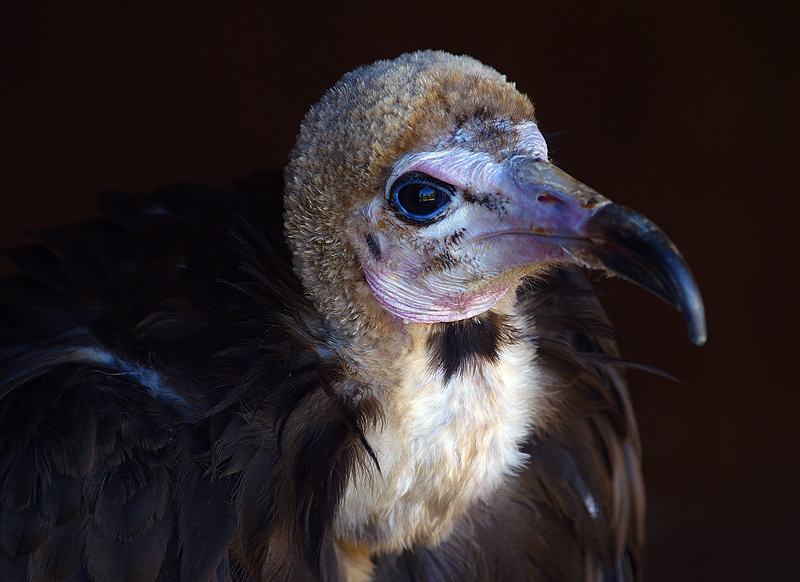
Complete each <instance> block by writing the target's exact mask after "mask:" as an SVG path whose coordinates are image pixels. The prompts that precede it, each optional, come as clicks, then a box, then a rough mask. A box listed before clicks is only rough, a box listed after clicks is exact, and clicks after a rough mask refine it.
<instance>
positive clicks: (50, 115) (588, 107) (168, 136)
mask: <svg viewBox="0 0 800 582" xmlns="http://www.w3.org/2000/svg"><path fill="white" fill-rule="evenodd" d="M50 4H51V3H49V2H48V3H45V2H40V1H35V2H27V3H23V2H21V1H20V0H16V1H14V2H8V3H4V4H3V7H2V8H1V9H0V10H1V11H2V13H1V14H0V20H1V21H2V24H0V26H2V27H3V30H1V31H0V32H1V33H2V43H3V50H2V56H0V58H1V59H2V71H1V73H2V74H1V75H0V79H2V81H1V82H2V85H3V88H2V89H0V95H1V96H2V103H0V107H1V109H0V111H1V112H2V113H0V116H1V118H2V123H1V124H0V132H2V134H0V154H2V155H0V245H2V246H3V247H7V246H10V245H16V244H20V243H22V242H23V241H24V240H25V239H24V236H23V234H22V233H23V232H24V231H27V230H33V229H37V228H40V227H43V226H46V225H52V224H56V223H61V222H65V221H71V220H74V219H77V218H81V217H87V216H92V215H93V214H94V213H95V211H94V209H93V204H94V196H95V193H96V192H97V191H99V190H101V189H107V188H113V189H150V188H152V187H154V186H157V185H159V184H162V183H166V182H174V181H186V180H192V181H203V182H210V183H219V184H223V183H226V182H228V181H229V180H231V179H232V178H235V177H237V176H241V175H244V174H246V173H249V172H251V171H253V170H256V169H259V168H262V167H280V166H282V165H283V164H284V161H285V159H286V155H287V153H288V151H289V149H290V148H291V146H292V143H293V136H294V132H295V131H296V128H297V126H298V124H299V122H300V119H301V117H302V115H303V113H304V111H305V110H306V108H307V107H308V106H309V105H310V104H311V103H313V102H314V101H316V100H317V99H318V98H319V97H320V95H321V94H322V93H323V92H324V91H325V89H327V88H328V87H329V86H330V85H332V84H333V83H334V82H335V81H336V79H337V78H338V77H339V76H340V75H341V74H342V73H344V72H345V71H347V70H349V69H351V68H353V67H355V66H357V65H359V64H363V63H366V62H370V61H373V60H376V59H379V58H387V57H393V56H396V55H398V54H399V53H401V52H405V51H408V50H414V49H420V48H440V49H446V50H449V51H451V52H455V53H467V54H471V55H472V56H474V57H476V58H478V59H480V60H482V61H484V62H485V63H487V64H489V65H492V66H493V67H495V68H497V69H498V70H500V71H501V72H503V73H505V74H506V75H507V76H508V77H509V79H511V80H513V81H515V82H516V83H517V86H518V87H519V88H520V89H521V90H522V91H524V92H526V93H528V94H529V95H530V96H531V97H532V99H533V100H534V102H535V103H536V106H537V111H538V116H539V119H540V126H541V127H542V129H543V130H544V132H545V133H546V134H547V135H548V136H549V141H550V144H551V149H552V152H553V156H554V159H555V161H556V162H557V163H559V165H561V166H562V167H563V168H564V169H566V170H567V171H568V172H570V173H571V174H573V175H574V176H575V177H577V178H578V179H580V180H582V181H584V182H586V183H587V184H589V185H591V186H593V187H594V188H596V189H597V190H599V191H600V192H602V193H604V194H605V195H607V196H609V197H610V198H612V199H613V200H614V201H616V202H619V203H622V204H625V205H627V206H631V207H633V208H636V209H637V210H639V211H641V212H643V213H644V214H645V215H646V216H648V217H650V218H651V219H653V220H654V221H655V222H656V223H657V224H659V225H660V226H661V227H662V228H663V229H664V230H665V231H666V232H667V233H668V234H669V235H670V236H671V237H672V238H673V240H674V241H675V242H676V243H677V244H678V246H679V248H681V249H682V251H683V253H684V255H685V256H686V258H687V259H688V261H689V263H690V264H691V265H692V267H693V269H694V272H695V275H696V278H697V280H698V283H699V285H700V287H701V289H702V290H703V293H704V296H705V300H706V306H707V311H708V322H709V333H710V335H709V342H708V345H707V346H706V347H704V348H702V349H699V348H696V347H694V346H692V345H691V344H690V343H689V342H688V340H687V338H686V334H685V330H684V328H683V324H682V322H681V320H680V317H679V316H678V315H677V314H675V313H673V312H672V311H671V310H670V309H669V308H668V307H666V306H664V305H662V304H661V303H660V302H659V301H658V300H656V299H654V298H652V297H650V296H648V295H647V294H646V293H645V292H643V291H640V290H639V289H636V288H634V287H632V286H630V285H626V284H613V285H612V294H611V296H609V297H608V299H607V301H606V305H607V307H608V309H609V310H610V311H611V313H612V317H613V319H614V320H615V322H616V324H617V327H618V329H619V334H620V339H621V344H622V349H623V353H624V355H626V356H628V357H630V358H633V359H635V360H637V361H640V362H642V363H645V364H649V365H652V366H655V367H658V368H661V369H663V370H666V371H668V372H669V373H671V374H673V375H674V376H676V377H678V378H679V379H680V380H681V383H673V382H670V381H668V380H665V379H662V378H659V377H656V376H652V375H648V374H645V373H642V372H632V373H631V374H630V375H629V376H630V381H631V391H632V395H633V399H634V403H635V406H636V408H637V411H638V415H639V420H640V425H641V426H640V428H641V432H642V439H643V444H644V454H645V460H644V467H645V473H646V478H647V485H648V494H649V522H648V535H649V540H648V542H649V554H648V561H647V564H646V574H647V578H648V579H649V580H698V581H699V580H733V579H736V580H767V579H773V580H787V579H800V544H798V542H797V535H798V534H797V528H798V525H800V502H799V501H798V496H797V493H796V491H797V487H798V485H797V481H798V476H800V452H799V451H798V447H799V445H800V420H798V416H799V415H798V411H799V410H800V387H798V382H797V380H796V378H797V377H798V371H800V369H799V368H800V364H799V363H798V362H799V361H800V349H798V347H800V346H799V345H798V340H797V330H798V323H800V309H798V306H797V301H796V298H797V297H798V295H799V294H798V290H799V289H798V282H797V277H796V270H797V264H798V259H800V256H799V253H798V251H797V242H796V238H797V237H796V233H797V226H796V223H797V216H798V207H799V206H800V203H799V202H798V200H800V196H798V194H800V193H799V192H798V186H797V181H796V178H795V175H796V173H797V168H798V161H797V156H798V151H800V148H798V145H800V144H798V129H800V127H798V123H797V121H798V117H797V114H796V107H797V104H798V101H799V99H798V98H799V97H800V94H799V91H798V66H797V65H798V60H797V58H796V56H795V53H796V50H797V48H798V46H797V44H798V43H797V36H798V34H800V19H798V9H797V8H788V7H787V8H783V7H779V6H777V5H773V6H764V5H763V4H762V3H749V2H748V3H745V2H741V3H739V4H737V3H733V2H729V3H723V2H714V3H705V4H702V5H698V4H700V3H696V2H687V1H681V0H677V1H672V2H660V3H658V4H652V3H641V2H621V3H617V4H615V5H614V6H611V7H609V6H602V5H601V3H589V2H587V3H583V2H581V3H571V4H558V3H555V2H547V3H541V2H532V1H529V2H525V3H522V2H515V3H509V2H504V1H496V2H492V3H490V2H481V3H474V4H470V3H469V2H463V1H462V2H430V1H427V2H419V3H418V4H416V3H415V2H413V1H412V0H406V1H405V2H401V3H394V6H393V7H391V8H379V7H378V4H379V3H377V2H373V3H370V4H363V5H362V4H361V3H357V2H356V3H353V2H339V3H328V5H327V6H325V7H320V6H317V5H316V4H310V5H306V4H303V3H300V2H295V3H287V4H291V5H292V6H291V7H289V6H286V7H276V6H270V5H269V4H268V3H263V2H241V3H240V2H236V3H231V4H229V5H225V4H223V3H204V2H191V3H190V2H182V3H162V2H139V3H138V4H136V5H135V7H133V6H131V7H128V8H123V7H120V6H116V5H114V4H113V3H100V2H84V3H82V5H81V6H63V7H54V6H51V5H50ZM92 4H95V5H92ZM756 4H758V5H759V6H760V7H756ZM787 4H789V3H787ZM2 269H3V272H6V273H7V272H9V271H10V269H11V268H10V266H9V265H8V264H6V263H4V264H3V265H2Z"/></svg>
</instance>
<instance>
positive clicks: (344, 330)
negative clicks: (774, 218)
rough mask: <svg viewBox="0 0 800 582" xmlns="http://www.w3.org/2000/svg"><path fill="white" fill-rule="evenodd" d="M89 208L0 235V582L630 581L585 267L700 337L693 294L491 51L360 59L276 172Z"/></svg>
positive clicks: (614, 359)
mask: <svg viewBox="0 0 800 582" xmlns="http://www.w3.org/2000/svg"><path fill="white" fill-rule="evenodd" d="M100 206H101V209H102V210H103V211H104V212H105V214H106V215H107V218H105V219H100V220H95V221H90V222H86V223H83V224H79V225H75V226H67V227H62V228H56V229H52V230H48V231H46V232H42V233H40V234H39V235H38V240H39V242H40V245H39V246H38V247H35V248H28V249H20V250H15V251H11V252H10V253H9V256H10V257H11V258H12V260H13V261H15V262H16V263H17V264H18V265H19V267H20V270H21V271H22V272H21V274H20V275H18V276H15V277H13V278H11V279H9V280H7V281H6V282H4V283H3V285H2V297H3V299H2V311H0V315H1V316H2V331H0V342H2V347H0V350H1V351H0V500H1V501H2V511H1V513H0V581H9V582H11V581H13V582H17V581H23V580H26V581H57V580H70V581H89V580H91V581H94V582H101V581H102V582H105V581H122V580H126V581H130V582H153V581H163V582H166V581H178V580H181V581H187V582H188V581H226V580H231V581H237V582H244V581H256V580H302V581H306V580H307V581H312V580H328V581H334V580H341V581H347V582H361V581H367V580H374V581H379V580H397V581H399V580H431V581H432V580H437V581H438V580H452V581H464V580H487V581H488V580H508V581H510V580H565V581H566V580H587V581H594V580H602V581H611V580H639V579H640V577H641V569H640V560H641V556H642V549H643V517H644V492H643V485H642V478H641V472H640V450H639V443H638V435H637V431H636V424H635V421H634V417H633V412H632V410H631V406H630V403H629V400H628V395H627V392H626V388H625V385H624V382H623V379H622V377H621V375H620V372H619V368H620V365H621V362H620V361H619V359H618V356H617V351H616V347H615V344H614V341H613V338H612V332H611V329H610V327H609V324H608V322H607V320H606V317H605V315H604V314H603V312H602V310H601V308H600V306H599V304H598V302H597V300H596V298H595V296H594V293H593V291H592V288H591V286H590V285H589V283H588V282H587V279H586V277H585V275H584V274H583V271H582V270H581V267H590V268H600V269H604V270H606V271H608V272H612V273H617V274H619V275H621V276H623V277H626V278H629V279H631V280H633V281H635V282H637V283H639V284H642V285H643V286H645V287H647V288H648V289H650V290H651V291H653V292H655V293H656V294H658V295H660V296H662V297H664V298H665V299H667V300H668V301H670V302H671V303H673V304H674V305H675V306H676V307H677V308H678V309H680V310H681V311H682V312H683V313H684V315H685V316H686V319H687V322H688V323H689V327H690V333H691V335H692V337H693V339H694V340H695V341H696V342H697V343H702V341H703V339H704V334H705V329H704V322H703V312H702V304H701V303H700V298H699V294H698V293H697V289H696V287H695V285H694V282H693V281H692V279H691V275H690V274H689V272H688V269H687V268H686V266H685V264H684V263H683V261H682V259H681V258H680V255H679V254H678V252H677V250H676V249H675V248H674V247H673V246H672V244H671V243H670V242H669V240H668V239H667V238H666V237H665V236H664V235H663V233H661V231H659V230H658V229H657V228H656V227H655V226H653V225H652V223H650V222H649V221H647V219H645V218H643V217H641V216H640V215H638V214H636V213H634V212H632V211H629V210H627V209H624V208H621V207H619V206H616V205H614V204H612V203H610V202H608V201H607V200H606V199H604V198H603V197H601V196H600V195H599V194H597V193H596V192H594V191H592V190H590V189H589V188H587V187H586V186H583V185H582V184H580V183H579V182H576V181H574V180H573V179H572V178H570V177H569V176H567V175H566V174H564V173H563V172H561V171H560V170H558V169H557V168H555V167H554V166H551V165H550V164H549V163H548V161H547V149H546V145H545V142H544V140H543V139H542V137H541V134H540V133H539V131H538V129H537V127H536V124H535V119H534V116H533V107H532V105H531V104H530V102H529V101H528V99H527V98H526V97H525V96H523V95H522V94H520V93H519V92H517V91H516V89H515V88H514V87H513V86H512V85H511V84H509V83H508V82H506V80H505V79H504V78H503V77H502V76H501V75H499V74H498V73H497V72H495V71H494V70H492V69H490V68H488V67H485V66H484V65H482V64H480V63H478V62H477V61H474V60H473V59H470V58H468V57H454V56H452V55H449V54H446V53H439V52H420V53H413V54H408V55H403V56H401V57H400V58H398V59H396V60H394V61H381V62H378V63H375V64H373V65H370V66H367V67H363V68H361V69H358V70H356V71H354V72H352V73H350V74H348V75H346V76H345V77H344V78H343V79H342V80H341V81H340V82H339V83H338V84H337V85H336V86H335V87H334V88H333V89H331V90H330V91H329V92H328V93H327V94H326V95H325V96H324V97H323V99H322V101H321V102H320V103H319V104H318V105H316V106H315V107H314V108H313V109H312V110H311V112H310V113H309V114H308V116H307V117H306V119H305V120H304V122H303V125H302V128H301V131H300V134H299V136H298V140H297V144H296V146H295V149H294V150H293V152H292V155H291V157H290V162H289V164H288V166H287V168H286V170H285V173H284V175H281V174H279V173H269V172H265V173H261V174H256V175H253V176H250V177H249V178H247V179H244V180H242V181H239V182H237V183H236V184H234V185H233V186H232V187H231V188H230V189H213V188H203V187H199V186H193V185H185V186H173V187H166V188H162V189H159V190H156V191H155V192H153V193H151V194H123V193H114V194H105V195H103V196H102V197H101V199H100Z"/></svg>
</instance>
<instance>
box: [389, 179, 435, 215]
mask: <svg viewBox="0 0 800 582" xmlns="http://www.w3.org/2000/svg"><path fill="white" fill-rule="evenodd" d="M442 198H444V196H443V195H442V193H441V192H440V191H438V190H436V189H435V188H433V187H432V186H428V185H426V184H406V185H405V186H403V187H402V188H400V190H399V191H398V193H397V201H398V202H399V203H400V205H401V206H402V207H403V209H405V211H406V212H408V213H409V214H415V215H418V216H426V215H428V214H431V213H432V212H434V211H436V210H438V208H439V207H440V206H441V205H442V202H443V200H442Z"/></svg>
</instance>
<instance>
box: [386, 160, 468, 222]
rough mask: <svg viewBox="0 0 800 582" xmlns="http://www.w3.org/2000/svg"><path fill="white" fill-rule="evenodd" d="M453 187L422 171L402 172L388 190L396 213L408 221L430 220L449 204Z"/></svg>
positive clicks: (453, 190)
mask: <svg viewBox="0 0 800 582" xmlns="http://www.w3.org/2000/svg"><path fill="white" fill-rule="evenodd" d="M454 192H455V188H454V187H453V186H451V185H450V184H447V183H446V182H442V181H441V180H437V179H436V178H433V177H431V176H429V175H427V174H423V173H422V172H408V173H407V174H403V175H402V176H400V177H399V178H398V179H397V180H395V182H394V184H392V187H391V190H390V196H391V201H392V205H393V206H394V209H395V210H396V211H397V214H398V215H399V216H400V217H401V218H404V219H406V220H408V221H410V222H418V223H425V222H431V221H433V220H435V219H436V218H437V217H439V216H440V215H441V214H442V213H443V212H444V210H445V208H447V206H448V205H449V204H450V201H451V200H452V198H453V194H454Z"/></svg>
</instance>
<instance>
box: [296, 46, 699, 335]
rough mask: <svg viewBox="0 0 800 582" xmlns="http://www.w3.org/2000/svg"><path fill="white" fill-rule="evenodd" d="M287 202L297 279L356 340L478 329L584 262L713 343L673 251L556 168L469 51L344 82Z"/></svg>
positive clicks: (307, 143) (313, 119)
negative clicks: (483, 317) (528, 284)
mask: <svg viewBox="0 0 800 582" xmlns="http://www.w3.org/2000/svg"><path fill="white" fill-rule="evenodd" d="M285 206H286V216H285V218H286V233H287V238H288V242H289V245H290V248H291V250H292V253H293V256H294V261H295V269H296V272H297V274H298V276H299V277H300V279H301V280H302V281H303V283H304V286H305V288H306V290H307V291H308V293H309V294H310V295H311V297H312V299H313V300H314V302H315V304H316V305H317V307H318V309H319V310H320V311H321V312H322V313H323V314H325V315H326V316H327V317H328V319H329V320H330V321H331V322H332V323H334V324H335V325H336V327H337V328H338V329H339V330H341V331H342V333H343V334H344V335H345V336H349V337H355V336H361V335H362V334H364V333H367V334H368V335H373V336H376V337H385V334H386V332H387V330H397V328H398V327H403V326H408V325H410V324H415V323H420V324H430V323H437V322H452V321H458V320H463V319H467V318H470V317H473V316H475V315H478V314H481V313H484V312H486V311H487V310H490V309H491V308H493V307H494V306H496V305H497V304H499V303H501V302H503V301H504V300H508V299H509V295H510V294H511V295H513V293H514V292H515V289H516V287H517V285H518V284H519V282H520V281H521V280H522V279H523V278H524V277H531V276H533V277H535V276H537V275H539V274H542V273H544V272H546V271H547V270H548V269H549V268H550V267H551V266H552V265H554V264H559V263H575V264H578V265H582V266H586V267H590V268H595V269H601V270H604V271H607V272H609V273H613V274H616V275H620V276H622V277H625V278H627V279H629V280H631V281H633V282H635V283H638V284H639V285H642V286H643V287H645V288H646V289H648V290H650V291H652V292H653V293H655V294H656V295H658V296H660V297H662V298H663V299H665V300H666V301H668V302H669V303H671V304H672V305H674V306H675V307H676V308H677V309H679V310H680V311H681V312H682V313H683V314H684V317H685V318H686V321H687V324H688V326H689V334H690V336H691V339H692V341H693V342H695V343H697V344H702V343H703V342H704V341H705V322H704V312H703V305H702V302H701V298H700V294H699V292H698V290H697V287H696V285H695V283H694V281H693V279H692V276H691V274H690V273H689V270H688V268H687V267H686V265H685V263H684V261H683V259H682V258H681V256H680V254H679V253H678V251H677V249H676V248H675V246H674V245H673V244H672V243H671V242H670V241H669V239H668V238H667V237H666V236H665V235H664V234H663V232H662V231H661V230H659V229H658V228H657V227H656V226H655V225H654V224H653V223H652V222H650V221H649V220H648V219H646V218H645V217H643V216H641V215H640V214H637V213H636V212H633V211H631V210H629V209H627V208H624V207H621V206H618V205H615V204H613V203H612V202H610V201H609V200H608V199H606V198H604V197H603V196H601V195H600V194H598V193H597V192H595V191H594V190H592V189H591V188H588V187H587V186H585V185H583V184H581V183H580V182H578V181H576V180H575V179H573V178H571V177H570V176H569V175H567V174H566V173H564V172H563V171H561V170H560V169H559V168H557V167H555V166H554V165H552V164H551V163H550V162H549V161H548V153H547V144H546V143H545V140H544V138H543V137H542V134H541V133H540V131H539V128H538V127H537V125H536V120H535V117H534V109H533V105H532V104H531V102H530V101H529V100H528V98H527V97H526V96H525V95H523V94H521V93H520V92H519V91H517V90H516V88H515V87H514V85H513V84H512V83H509V82H508V81H506V79H505V77H504V76H502V75H500V74H499V73H498V72H496V71H495V70H493V69H491V68H490V67H487V66H485V65H483V64H481V63H479V62H477V61H476V60H474V59H472V58H470V57H466V56H460V57H457V56H453V55H450V54H447V53H443V52H417V53H413V54H406V55H403V56H401V57H400V58H398V59H396V60H394V61H380V62H377V63H375V64H372V65H369V66H366V67H362V68H360V69H357V70H355V71H352V72H351V73H349V74H347V75H345V76H344V77H343V78H342V79H341V80H340V81H339V82H338V83H337V84H336V85H335V86H334V87H333V88H332V89H330V90H329V91H328V92H327V93H326V94H325V96H324V97H323V98H322V100H321V101H320V102H319V103H318V104H317V105H316V106H315V107H314V108H312V110H311V111H310V112H309V113H308V115H307V116H306V118H305V120H304V122H303V124H302V128H301V130H300V133H299V136H298V139H297V144H296V146H295V148H294V151H293V153H292V156H291V160H290V162H289V164H288V166H287V168H286V198H285Z"/></svg>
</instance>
